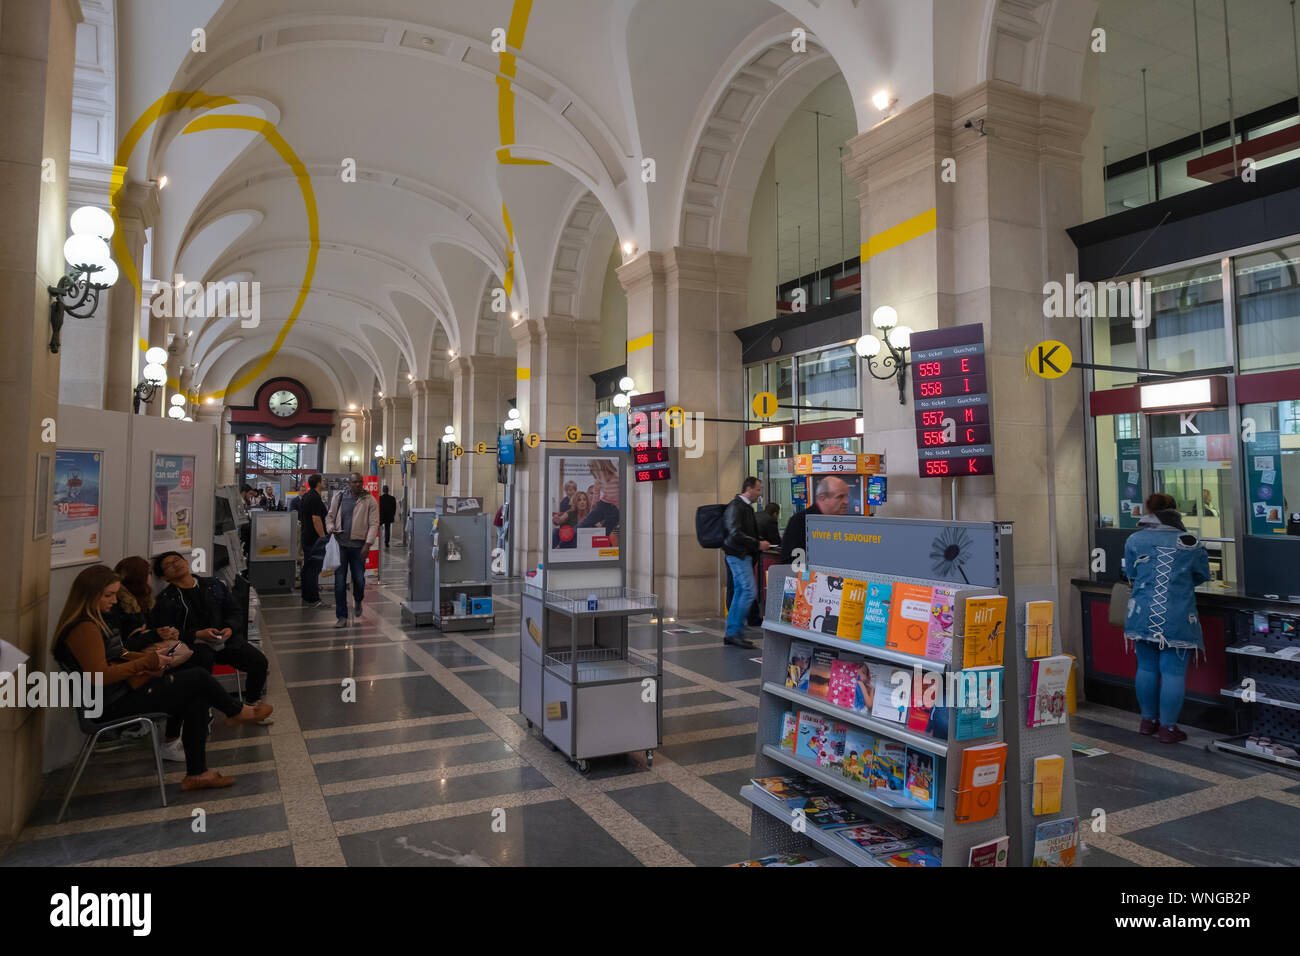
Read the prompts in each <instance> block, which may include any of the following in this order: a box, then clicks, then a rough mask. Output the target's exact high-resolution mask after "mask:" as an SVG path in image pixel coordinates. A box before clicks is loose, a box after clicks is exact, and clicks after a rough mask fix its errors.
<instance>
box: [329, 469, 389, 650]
mask: <svg viewBox="0 0 1300 956" xmlns="http://www.w3.org/2000/svg"><path fill="white" fill-rule="evenodd" d="M325 530H326V531H327V532H328V533H330V534H332V535H334V539H335V540H336V541H338V544H339V566H338V568H336V569H335V571H334V616H335V617H336V618H337V619H338V620H336V621H335V622H334V626H335V627H347V624H348V574H351V575H352V596H353V598H354V599H355V601H356V619H357V620H358V621H360V619H361V602H362V599H364V598H365V596H366V555H368V554H369V553H370V549H371V548H373V547H374V546H375V542H376V541H377V540H378V538H379V502H377V501H375V496H374V495H372V494H370V493H369V492H368V491H366V486H365V482H364V481H363V480H362V478H361V475H360V474H358V473H357V472H355V471H354V472H353V473H352V474H351V475H350V476H349V477H348V486H347V488H345V489H344V490H343V491H340V492H339V493H338V494H336V495H335V496H334V500H333V501H331V502H330V511H329V514H328V515H327V516H326V518H325Z"/></svg>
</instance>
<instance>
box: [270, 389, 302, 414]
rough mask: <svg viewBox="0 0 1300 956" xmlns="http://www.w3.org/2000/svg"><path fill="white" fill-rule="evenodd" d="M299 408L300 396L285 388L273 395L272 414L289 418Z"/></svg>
mask: <svg viewBox="0 0 1300 956" xmlns="http://www.w3.org/2000/svg"><path fill="white" fill-rule="evenodd" d="M297 410H298V396H297V395H295V394H294V393H293V392H287V391H285V390H283V389H281V390H280V391H278V392H276V393H275V394H274V395H272V396H271V414H272V415H275V416H276V417H278V418H288V417H289V416H290V415H292V414H293V413H294V412H296V411H297Z"/></svg>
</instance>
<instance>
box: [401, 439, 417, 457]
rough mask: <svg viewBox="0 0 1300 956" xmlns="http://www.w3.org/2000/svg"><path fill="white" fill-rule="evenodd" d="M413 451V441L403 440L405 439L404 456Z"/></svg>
mask: <svg viewBox="0 0 1300 956" xmlns="http://www.w3.org/2000/svg"><path fill="white" fill-rule="evenodd" d="M412 451H415V446H414V445H413V444H411V439H409V438H403V439H402V454H406V453H408V452H412Z"/></svg>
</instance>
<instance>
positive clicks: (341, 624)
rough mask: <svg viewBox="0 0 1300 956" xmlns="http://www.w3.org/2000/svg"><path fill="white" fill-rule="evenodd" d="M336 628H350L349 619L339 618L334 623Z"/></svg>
mask: <svg viewBox="0 0 1300 956" xmlns="http://www.w3.org/2000/svg"><path fill="white" fill-rule="evenodd" d="M334 626H335V627H347V626H348V619H347V618H346V617H341V618H339V619H338V620H337V621H335V622H334Z"/></svg>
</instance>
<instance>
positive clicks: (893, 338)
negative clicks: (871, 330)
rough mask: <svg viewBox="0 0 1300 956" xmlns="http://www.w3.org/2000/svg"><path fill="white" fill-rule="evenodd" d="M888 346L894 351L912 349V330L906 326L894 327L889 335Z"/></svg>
mask: <svg viewBox="0 0 1300 956" xmlns="http://www.w3.org/2000/svg"><path fill="white" fill-rule="evenodd" d="M889 341H890V344H891V345H893V346H894V348H896V349H910V348H911V347H912V330H911V328H909V327H908V326H906V325H900V326H897V327H895V329H894V331H892V332H890V333H889Z"/></svg>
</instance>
